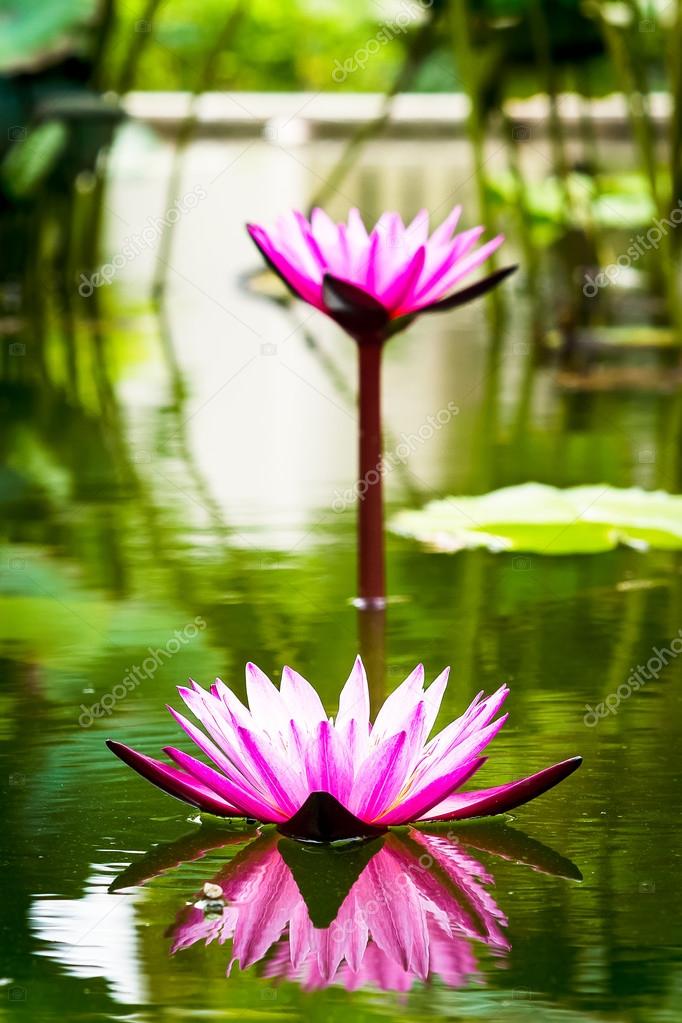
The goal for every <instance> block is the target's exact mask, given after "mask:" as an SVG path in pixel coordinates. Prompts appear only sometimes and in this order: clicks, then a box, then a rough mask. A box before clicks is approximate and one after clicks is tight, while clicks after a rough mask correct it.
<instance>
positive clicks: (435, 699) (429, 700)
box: [424, 668, 450, 738]
mask: <svg viewBox="0 0 682 1023" xmlns="http://www.w3.org/2000/svg"><path fill="white" fill-rule="evenodd" d="M449 677H450V669H449V668H445V669H444V671H441V673H440V675H439V676H438V678H436V679H434V680H433V682H432V683H431V685H430V686H429V687H428V689H427V690H426V691H425V693H424V706H425V707H426V725H425V735H426V737H427V738H428V736H429V735H430V734H431V730H432V728H433V726H434V725H435V723H436V718H437V717H438V711H439V710H440V705H441V703H442V701H443V696H444V695H445V690H446V688H447V684H448V679H449Z"/></svg>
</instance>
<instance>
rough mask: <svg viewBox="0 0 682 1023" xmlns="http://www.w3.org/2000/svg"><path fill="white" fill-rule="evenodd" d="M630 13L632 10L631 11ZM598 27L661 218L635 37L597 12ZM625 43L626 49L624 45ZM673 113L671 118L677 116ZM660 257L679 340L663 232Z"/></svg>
mask: <svg viewBox="0 0 682 1023" xmlns="http://www.w3.org/2000/svg"><path fill="white" fill-rule="evenodd" d="M631 9H632V10H633V17H634V11H635V10H636V8H635V7H634V6H632V7H631ZM599 23H600V26H601V28H602V32H603V35H604V39H605V42H606V44H607V46H608V49H609V52H610V53H611V57H612V59H613V64H614V69H615V72H616V76H617V80H618V84H619V87H620V89H621V91H622V93H623V95H624V96H625V99H626V103H627V110H628V117H629V120H630V126H631V130H632V135H633V138H634V141H635V145H636V146H637V149H638V152H639V158H640V161H641V164H642V169H643V171H644V174H645V176H646V180H647V184H648V186H649V195H650V198H651V202H652V205H653V207H654V209H655V210H656V212H657V214H658V216H659V217H662V218H665V216H666V209H665V203H663V202H662V200H661V194H660V189H659V187H658V178H657V166H656V132H655V126H654V124H653V121H652V118H651V113H650V109H649V102H648V100H649V89H648V83H647V80H646V75H645V72H644V70H643V66H642V62H641V61H639V62H638V61H637V57H636V55H634V54H633V50H634V49H636V45H637V41H636V39H635V36H636V33H635V32H631V33H630V36H629V40H626V39H625V37H624V35H623V33H622V32H620V31H619V30H618V29H617V28H615V27H614V26H613V25H611V24H609V22H608V21H607V20H606V18H605V17H604V13H603V11H600V18H599ZM628 42H629V44H630V45H628ZM678 112H679V111H678V110H675V112H674V116H675V115H676V114H677V113H678ZM660 247H661V256H662V258H661V259H660V260H659V261H658V268H659V271H660V273H661V276H662V283H663V292H664V297H665V300H666V305H667V309H668V315H669V317H670V321H671V323H672V325H673V326H674V328H675V330H676V332H677V334H678V337H679V338H680V339H682V303H681V302H680V296H679V291H678V284H677V265H676V263H675V252H674V242H673V239H672V237H671V236H670V234H669V233H668V232H663V237H662V238H661V241H660Z"/></svg>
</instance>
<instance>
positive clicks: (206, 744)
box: [167, 706, 248, 785]
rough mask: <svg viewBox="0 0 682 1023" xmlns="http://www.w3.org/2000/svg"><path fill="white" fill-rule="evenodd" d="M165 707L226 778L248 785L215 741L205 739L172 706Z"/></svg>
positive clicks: (194, 726)
mask: <svg viewBox="0 0 682 1023" xmlns="http://www.w3.org/2000/svg"><path fill="white" fill-rule="evenodd" d="M167 709H168V711H169V712H170V713H171V715H172V716H173V718H174V719H175V720H176V721H177V723H178V724H179V725H180V727H181V728H182V730H183V731H184V732H185V733H186V734H187V735H188V736H189V737H190V739H191V740H192V742H193V743H195V744H196V745H197V746H198V747H199V749H200V750H201V752H202V753H205V754H206V756H207V757H209V758H210V759H211V760H212V761H213V763H214V764H215V765H216V766H217V767H219V768H220V770H221V771H222V772H223V773H224V774H226V775H227V776H228V778H233V780H234V781H235V783H237V784H241V785H248V779H247V778H246V777H245V776H244V775H243V774H242V773H241V771H239V769H238V768H237V767H236V766H235V765H234V764H233V762H232V761H231V760H230V758H229V757H228V756H227V755H226V754H225V753H224V751H223V750H222V749H218V747H217V746H216V745H215V743H213V742H211V740H210V739H207V738H206V736H205V735H204V733H203V732H202V731H200V729H198V728H197V727H196V725H193V724H192V722H191V721H188V720H187V718H186V717H184V716H183V715H182V714H180V713H178V711H177V710H175V709H174V708H173V707H170V706H168V707H167Z"/></svg>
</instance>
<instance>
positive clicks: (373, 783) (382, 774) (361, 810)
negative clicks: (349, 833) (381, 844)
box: [348, 732, 407, 821]
mask: <svg viewBox="0 0 682 1023" xmlns="http://www.w3.org/2000/svg"><path fill="white" fill-rule="evenodd" d="M406 740H407V733H406V732H399V733H398V734H397V735H392V736H391V737H390V739H387V740H386V742H384V743H382V744H381V745H380V746H377V747H376V748H375V749H373V750H372V752H371V753H370V755H369V756H368V757H367V759H366V760H365V761H364V763H363V764H362V767H361V768H360V770H359V772H358V774H357V775H356V778H355V783H354V785H353V793H352V799H351V804H352V805H350V806H349V807H348V809H349V810H350V811H351V813H354V814H355V815H356V816H357V817H360V818H361V819H362V820H366V821H370V820H372V818H373V816H375V815H376V814H378V813H380V812H381V810H382V809H383V808H384V807H385V806H387V805H388V804H390V802H391V799H392V798H393V796H395V794H396V793H397V792H398V791H399V790H400V785H401V783H402V779H398V780H396V774H397V773H399V771H400V766H401V763H403V762H404V760H403V751H404V749H405V742H406ZM396 785H397V788H396ZM391 792H392V793H393V796H390V795H389V797H388V798H386V794H387V793H391Z"/></svg>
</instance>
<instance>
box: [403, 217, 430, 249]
mask: <svg viewBox="0 0 682 1023" xmlns="http://www.w3.org/2000/svg"><path fill="white" fill-rule="evenodd" d="M405 234H406V236H407V237H408V239H409V240H410V241H411V242H412V243H413V244H414V245H424V244H425V242H426V241H427V239H428V236H429V211H428V210H427V209H421V210H420V211H419V213H418V214H417V216H416V217H415V218H414V220H413V221H412V223H411V224H408V225H407V227H406V228H405Z"/></svg>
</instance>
